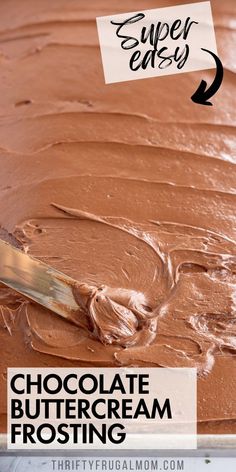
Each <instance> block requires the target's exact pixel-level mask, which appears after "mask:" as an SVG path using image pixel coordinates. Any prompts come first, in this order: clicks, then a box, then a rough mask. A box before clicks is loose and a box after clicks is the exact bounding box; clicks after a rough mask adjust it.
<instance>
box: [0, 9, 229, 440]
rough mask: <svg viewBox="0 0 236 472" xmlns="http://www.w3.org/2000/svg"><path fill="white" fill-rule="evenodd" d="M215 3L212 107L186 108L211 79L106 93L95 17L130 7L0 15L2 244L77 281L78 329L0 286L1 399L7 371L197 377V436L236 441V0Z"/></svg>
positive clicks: (151, 82) (153, 82) (156, 82)
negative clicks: (127, 369) (99, 370)
mask: <svg viewBox="0 0 236 472" xmlns="http://www.w3.org/2000/svg"><path fill="white" fill-rule="evenodd" d="M178 3H179V4H183V3H189V0H187V1H183V0H181V1H176V0H175V1H166V2H165V5H163V2H161V1H160V0H155V2H154V1H152V0H148V1H147V2H146V3H145V9H147V8H157V7H159V6H160V7H161V6H168V5H174V4H178ZM211 3H212V8H213V16H214V23H215V29H216V35H217V45H218V52H219V56H220V57H221V60H222V61H223V63H224V68H225V78H224V82H223V85H222V87H221V89H220V90H219V92H218V93H217V95H215V96H214V106H213V107H203V106H200V105H196V104H193V103H192V102H191V100H190V97H191V95H192V94H193V92H194V91H195V90H196V88H197V87H198V85H199V83H200V81H201V79H202V78H203V76H204V79H205V80H207V81H208V83H210V82H211V81H212V79H213V76H214V74H215V71H214V70H211V71H203V72H196V73H188V74H181V75H178V76H175V75H174V76H167V77H162V78H155V79H145V80H138V81H133V82H127V83H122V84H113V85H109V86H108V85H105V84H104V77H103V71H102V63H101V56H100V50H99V45H98V38H97V32H96V22H95V18H96V16H101V15H108V14H115V13H119V12H122V13H123V12H124V11H137V10H138V9H139V8H140V9H143V8H144V5H143V2H141V1H139V0H135V1H134V0H128V1H126V2H124V4H122V3H121V2H118V1H116V0H112V1H111V2H109V4H108V3H107V2H106V1H105V0H96V1H95V0H92V1H90V2H88V3H86V6H85V5H83V6H82V4H81V2H78V1H74V0H57V1H54V0H53V1H51V2H48V1H47V0H41V1H40V2H33V1H32V0H22V1H21V2H17V1H15V0H9V1H6V2H4V3H2V4H1V5H0V13H1V15H0V48H1V49H0V51H1V71H0V84H1V98H0V103H1V112H0V148H1V159H2V167H1V176H0V193H1V199H0V210H1V213H0V214H1V217H0V224H1V228H2V229H1V231H0V237H1V238H3V239H5V240H8V241H10V242H11V243H12V244H15V245H17V246H18V247H21V248H22V250H24V251H26V252H28V253H29V254H32V255H33V256H35V257H37V258H39V259H41V260H42V261H43V262H46V263H47V264H49V265H51V266H53V267H55V268H56V269H58V270H60V271H62V272H63V273H65V274H67V275H69V276H71V277H73V278H74V279H76V280H77V281H78V283H77V284H76V286H75V287H74V288H73V293H74V297H75V300H76V301H77V303H78V307H79V310H78V319H79V320H80V326H75V325H74V324H73V323H69V322H67V321H65V320H63V319H60V318H59V317H58V316H57V315H56V314H54V313H51V312H49V311H48V310H46V309H44V308H42V307H39V306H38V305H37V304H34V303H32V302H29V301H27V300H25V299H23V298H22V297H21V296H19V295H18V294H17V293H15V292H13V291H12V290H10V289H8V288H6V287H4V286H1V287H0V315H1V317H0V323H1V326H0V327H1V329H0V342H1V346H2V355H1V359H0V368H1V373H2V378H3V382H4V385H5V380H6V368H7V367H10V366H14V367H16V366H19V367H23V366H24V367H27V366H29V367H30V366H31V367H32V366H41V367H45V366H50V367H54V366H74V367H76V366H83V365H88V366H124V365H125V366H162V367H197V368H198V375H199V379H198V429H199V432H208V433H209V432H213V433H217V432H218V433H225V432H227V433H229V432H234V433H236V324H235V320H236V318H235V293H236V289H235V287H236V285H235V282H236V280H235V279H236V275H235V274H236V244H235V177H236V174H235V128H234V126H235V107H236V103H235V94H233V85H234V80H235V77H234V74H235V64H234V62H233V40H234V37H235V29H234V28H235V23H234V22H233V16H234V0H225V1H224V2H222V1H220V0H212V2H211ZM13 11H14V15H12V12H13ZM225 389H227V397H226V396H225ZM0 415H1V416H0V419H1V423H2V429H4V427H5V426H4V421H5V416H6V392H5V390H4V389H3V394H2V398H1V400H0Z"/></svg>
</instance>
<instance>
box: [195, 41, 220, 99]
mask: <svg viewBox="0 0 236 472" xmlns="http://www.w3.org/2000/svg"><path fill="white" fill-rule="evenodd" d="M201 49H202V50H203V51H206V52H208V53H209V54H211V55H212V56H213V57H214V59H215V61H216V76H215V78H214V80H213V82H212V84H211V85H210V87H209V88H208V89H207V83H206V81H205V80H202V81H201V83H200V85H199V87H198V89H197V90H196V92H195V93H194V94H193V95H192V97H191V100H192V101H193V102H195V103H199V104H200V105H209V106H212V103H211V102H208V99H209V98H211V97H212V96H213V95H215V93H216V92H217V90H218V89H219V88H220V86H221V84H222V80H223V76H224V69H223V65H222V62H221V60H220V59H219V57H218V56H216V54H214V52H212V51H208V49H204V48H201Z"/></svg>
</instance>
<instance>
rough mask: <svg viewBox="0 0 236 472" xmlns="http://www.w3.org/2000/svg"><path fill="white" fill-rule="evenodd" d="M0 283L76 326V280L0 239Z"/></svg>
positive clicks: (77, 307) (77, 320)
mask: <svg viewBox="0 0 236 472" xmlns="http://www.w3.org/2000/svg"><path fill="white" fill-rule="evenodd" d="M0 282H2V283H3V284H5V285H7V286H8V287H11V288H13V289H14V290H16V291H17V292H19V293H21V294H22V295H25V296H26V297H28V298H30V299H32V300H34V301H36V302H37V303H39V304H40V305H43V306H44V307H46V308H49V309H50V310H52V311H54V312H55V313H57V314H58V315H60V316H62V317H63V318H66V319H67V320H68V321H72V322H73V323H75V324H77V325H79V324H80V323H79V316H78V310H79V306H78V305H77V303H76V301H75V299H74V296H73V292H72V289H73V287H74V286H75V284H76V281H75V280H74V279H72V278H71V277H68V276H67V275H65V274H63V273H62V272H59V271H57V270H56V269H53V268H52V267H50V266H48V265H46V264H44V263H43V262H41V261H39V260H37V259H34V258H33V257H31V256H29V255H27V254H25V253H24V252H22V251H20V250H19V249H16V248H15V247H13V246H11V245H10V244H8V243H6V242H5V241H2V240H1V239H0Z"/></svg>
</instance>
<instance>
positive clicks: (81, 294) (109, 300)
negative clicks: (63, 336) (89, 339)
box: [73, 283, 150, 346]
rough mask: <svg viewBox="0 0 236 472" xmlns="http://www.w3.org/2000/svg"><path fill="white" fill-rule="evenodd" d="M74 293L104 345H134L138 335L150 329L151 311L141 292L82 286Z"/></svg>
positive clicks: (75, 288)
mask: <svg viewBox="0 0 236 472" xmlns="http://www.w3.org/2000/svg"><path fill="white" fill-rule="evenodd" d="M73 294H74V297H75V300H76V302H77V303H78V305H79V306H80V307H82V309H84V310H85V312H86V314H87V316H88V318H89V325H90V327H91V330H92V332H93V334H94V336H95V337H96V338H98V339H99V340H100V341H101V342H102V343H103V344H120V345H121V346H127V345H130V344H131V343H132V341H133V342H135V341H134V339H136V341H137V336H136V334H137V332H138V331H139V330H142V329H144V328H147V325H148V321H149V319H150V310H149V308H148V307H147V306H146V305H145V304H146V300H145V297H144V295H143V294H142V293H140V292H136V291H134V290H127V289H122V288H111V287H107V286H106V285H101V286H99V287H95V286H93V285H88V284H85V283H78V284H76V285H75V287H73Z"/></svg>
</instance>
